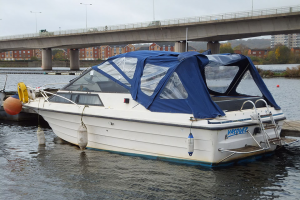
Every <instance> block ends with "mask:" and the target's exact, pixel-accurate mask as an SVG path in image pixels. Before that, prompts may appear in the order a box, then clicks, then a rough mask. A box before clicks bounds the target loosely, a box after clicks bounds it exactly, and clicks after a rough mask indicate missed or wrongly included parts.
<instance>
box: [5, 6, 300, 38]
mask: <svg viewBox="0 0 300 200" xmlns="http://www.w3.org/2000/svg"><path fill="white" fill-rule="evenodd" d="M295 12H300V5H297V6H292V7H291V6H290V7H280V8H270V9H260V10H250V11H243V12H236V13H223V14H217V15H207V16H198V17H188V18H180V19H167V20H161V21H148V22H140V23H132V24H121V25H113V26H102V27H91V28H87V29H71V30H60V31H54V32H45V33H31V34H21V35H11V36H3V37H0V41H1V40H2V41H3V40H15V39H22V38H45V37H55V36H66V35H76V34H91V33H100V32H106V31H122V30H128V29H131V30H133V29H147V28H156V27H167V26H174V25H178V26H181V25H186V24H188V25H190V24H196V23H210V22H216V21H223V20H236V19H244V18H256V17H260V16H261V17H263V16H267V15H279V14H288V13H295Z"/></svg>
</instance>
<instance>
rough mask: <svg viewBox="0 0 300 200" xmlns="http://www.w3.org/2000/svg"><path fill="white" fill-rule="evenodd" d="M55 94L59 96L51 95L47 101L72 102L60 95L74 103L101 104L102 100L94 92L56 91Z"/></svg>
mask: <svg viewBox="0 0 300 200" xmlns="http://www.w3.org/2000/svg"><path fill="white" fill-rule="evenodd" d="M57 95H59V96H56V95H53V96H52V97H50V99H49V101H50V102H55V103H69V104H71V103H72V102H70V101H68V100H66V99H64V98H62V97H65V98H67V99H69V100H71V101H73V102H74V103H76V104H81V105H94V106H103V103H102V101H101V100H100V98H99V96H98V95H96V94H72V93H57ZM61 96H62V97H61Z"/></svg>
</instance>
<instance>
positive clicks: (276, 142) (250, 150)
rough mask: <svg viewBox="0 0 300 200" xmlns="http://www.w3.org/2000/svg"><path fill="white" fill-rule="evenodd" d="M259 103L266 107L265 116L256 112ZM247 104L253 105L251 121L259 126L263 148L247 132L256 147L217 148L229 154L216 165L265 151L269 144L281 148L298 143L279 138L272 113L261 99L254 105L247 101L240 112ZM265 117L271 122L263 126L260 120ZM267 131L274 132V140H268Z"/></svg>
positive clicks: (269, 146) (295, 140)
mask: <svg viewBox="0 0 300 200" xmlns="http://www.w3.org/2000/svg"><path fill="white" fill-rule="evenodd" d="M259 101H263V102H264V103H265V105H266V108H267V110H266V114H264V115H261V114H260V113H258V112H257V109H256V106H255V105H256V103H257V102H259ZM247 102H249V103H251V104H252V105H253V108H252V109H253V110H255V114H254V115H251V119H252V120H253V121H257V122H258V124H259V126H260V130H261V131H260V132H261V133H262V134H263V137H264V142H261V143H264V144H265V147H263V146H262V145H261V144H260V143H259V142H257V140H256V139H255V137H254V136H253V134H252V133H251V132H250V131H247V132H248V133H249V134H250V136H251V137H252V138H253V140H254V141H255V142H256V144H257V145H258V146H250V145H249V146H247V145H245V147H241V148H237V149H223V148H219V149H218V150H219V151H220V152H229V153H231V154H230V155H229V156H226V157H225V158H223V159H222V160H221V161H219V162H218V163H221V162H223V161H224V160H226V159H227V158H229V157H231V156H233V155H234V154H248V153H254V152H259V151H265V150H268V149H270V148H271V145H270V143H271V144H273V145H279V146H283V145H289V144H292V143H295V142H298V140H297V139H291V138H281V137H280V135H279V133H278V125H277V124H276V122H275V120H274V117H273V114H272V112H271V111H270V110H269V105H268V104H267V102H266V101H265V100H263V99H258V100H257V101H256V102H255V103H253V102H252V101H251V100H247V101H245V102H244V103H243V105H242V107H241V109H240V111H242V110H243V107H244V105H245V104H246V103H247ZM265 117H269V118H270V120H271V124H267V125H264V123H263V121H262V118H265ZM268 129H274V132H275V136H276V137H275V138H270V136H269V135H268V133H267V131H266V130H268Z"/></svg>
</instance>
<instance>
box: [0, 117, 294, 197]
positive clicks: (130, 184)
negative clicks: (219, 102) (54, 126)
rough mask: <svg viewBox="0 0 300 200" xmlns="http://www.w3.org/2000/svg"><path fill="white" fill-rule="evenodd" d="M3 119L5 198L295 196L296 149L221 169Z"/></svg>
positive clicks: (0, 174)
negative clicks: (98, 147) (91, 145)
mask: <svg viewBox="0 0 300 200" xmlns="http://www.w3.org/2000/svg"><path fill="white" fill-rule="evenodd" d="M36 129H37V127H36V125H25V126H24V125H22V126H20V125H19V124H12V123H10V124H7V123H6V122H2V123H1V122H0V161H1V162H0V178H1V182H0V193H1V194H3V196H2V198H5V199H42V198H44V199H82V198H89V199H104V198H108V199H126V198H129V199H241V198H243V199H260V198H262V199H275V198H287V199H288V198H291V199H296V198H298V195H297V194H299V185H298V184H296V183H297V182H298V180H299V178H300V175H299V164H300V161H299V160H300V153H299V150H300V147H299V145H298V144H297V145H298V146H297V145H294V146H293V147H291V148H288V149H281V150H280V151H278V152H276V153H275V155H273V156H271V157H267V158H263V159H262V160H260V161H256V162H253V163H250V164H245V165H237V166H232V167H228V168H221V169H214V170H212V169H207V168H202V167H197V166H188V165H178V164H174V163H169V162H163V161H158V160H148V159H143V158H139V157H130V156H123V155H118V154H112V153H108V152H103V151H94V150H85V151H84V152H81V151H80V150H79V148H78V147H77V146H74V145H70V144H69V143H65V142H63V141H62V140H60V139H58V138H57V137H56V136H55V135H54V134H53V132H52V131H51V129H50V128H47V127H44V131H45V136H46V141H47V142H46V146H40V145H38V143H37V138H36Z"/></svg>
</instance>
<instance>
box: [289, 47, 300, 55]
mask: <svg viewBox="0 0 300 200" xmlns="http://www.w3.org/2000/svg"><path fill="white" fill-rule="evenodd" d="M291 52H293V53H294V54H297V55H300V47H298V48H296V47H293V48H291Z"/></svg>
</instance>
